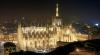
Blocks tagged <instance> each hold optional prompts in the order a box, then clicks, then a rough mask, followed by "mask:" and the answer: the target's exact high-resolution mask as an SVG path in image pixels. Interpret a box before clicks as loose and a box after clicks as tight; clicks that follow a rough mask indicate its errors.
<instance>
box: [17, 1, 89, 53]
mask: <svg viewBox="0 0 100 55" xmlns="http://www.w3.org/2000/svg"><path fill="white" fill-rule="evenodd" d="M51 19H52V24H51V25H50V26H33V25H32V26H29V27H23V26H22V25H21V23H19V24H18V31H17V32H18V33H17V41H18V42H17V45H18V47H19V49H21V50H24V51H35V52H49V51H51V50H53V49H55V48H57V47H59V45H58V44H57V42H59V41H62V42H74V41H79V40H80V39H78V37H79V36H80V35H81V34H80V33H77V32H76V30H75V29H74V28H73V27H72V26H71V24H70V25H69V26H64V25H63V24H62V17H61V15H60V4H59V2H57V3H56V15H55V16H54V17H53V18H51ZM81 36H82V35H81ZM84 36H85V37H86V36H87V35H83V38H82V40H86V39H87V38H84Z"/></svg>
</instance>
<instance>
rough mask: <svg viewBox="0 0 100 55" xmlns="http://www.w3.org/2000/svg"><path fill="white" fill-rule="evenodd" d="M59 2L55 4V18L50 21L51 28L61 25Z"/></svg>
mask: <svg viewBox="0 0 100 55" xmlns="http://www.w3.org/2000/svg"><path fill="white" fill-rule="evenodd" d="M59 2H60V1H58V0H57V3H56V16H55V17H53V19H52V25H53V26H61V25H62V20H61V15H60V4H59Z"/></svg>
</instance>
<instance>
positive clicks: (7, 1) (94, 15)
mask: <svg viewBox="0 0 100 55" xmlns="http://www.w3.org/2000/svg"><path fill="white" fill-rule="evenodd" d="M60 1H61V11H62V16H63V20H64V22H70V21H74V20H82V21H87V22H89V21H90V22H96V21H98V22H100V21H99V20H100V6H99V5H100V4H99V3H100V2H99V0H60ZM55 3H56V0H33V1H32V0H31V1H30V0H27V1H23V0H12V1H11V0H3V1H0V20H11V19H16V18H18V17H22V16H24V17H33V18H34V17H41V16H55Z"/></svg>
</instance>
